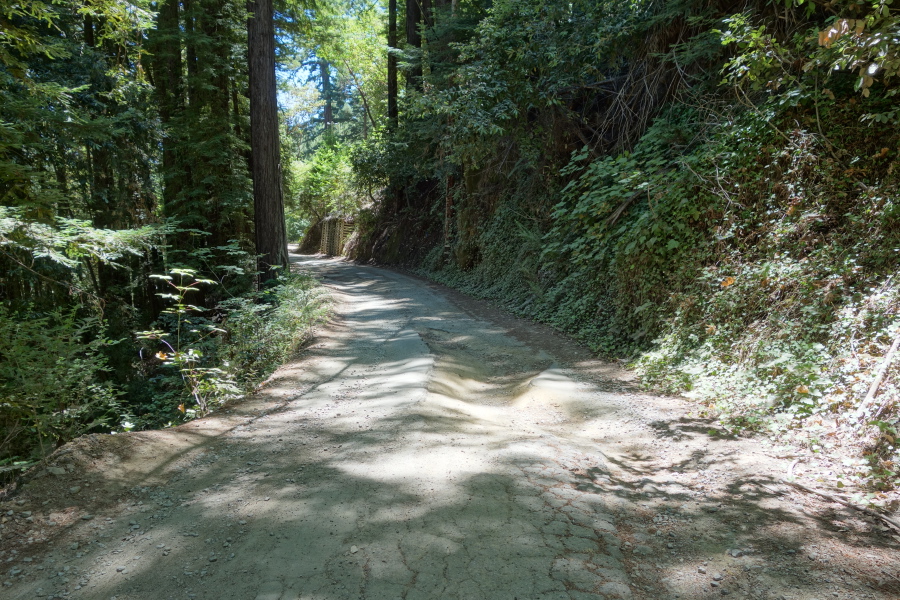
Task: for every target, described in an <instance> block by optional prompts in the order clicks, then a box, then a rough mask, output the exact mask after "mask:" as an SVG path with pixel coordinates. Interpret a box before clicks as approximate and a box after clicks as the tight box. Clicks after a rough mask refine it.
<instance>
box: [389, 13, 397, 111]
mask: <svg viewBox="0 0 900 600" xmlns="http://www.w3.org/2000/svg"><path fill="white" fill-rule="evenodd" d="M396 48H397V0H390V1H389V2H388V59H387V70H388V72H387V112H388V123H389V127H391V128H396V127H397V118H398V113H397V56H396V55H395V54H394V50H396Z"/></svg>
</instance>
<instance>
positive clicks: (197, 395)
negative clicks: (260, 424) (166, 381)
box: [138, 269, 237, 416]
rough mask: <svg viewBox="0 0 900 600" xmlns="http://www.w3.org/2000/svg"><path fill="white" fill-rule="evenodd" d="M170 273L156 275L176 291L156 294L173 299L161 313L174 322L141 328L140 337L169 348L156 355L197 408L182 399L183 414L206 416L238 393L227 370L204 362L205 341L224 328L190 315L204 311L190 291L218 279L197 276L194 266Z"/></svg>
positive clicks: (173, 270)
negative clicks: (192, 300) (190, 299)
mask: <svg viewBox="0 0 900 600" xmlns="http://www.w3.org/2000/svg"><path fill="white" fill-rule="evenodd" d="M169 273H170V275H154V276H153V277H154V278H155V279H160V280H162V281H164V282H165V283H166V285H168V286H169V288H170V289H171V290H173V291H171V292H166V293H160V294H157V295H158V296H160V297H161V298H164V299H168V300H171V301H172V302H174V304H172V305H170V306H169V307H167V308H166V309H164V310H163V311H162V315H161V316H165V315H168V316H170V317H171V319H169V320H170V321H173V323H172V326H171V327H172V330H171V331H164V330H161V329H153V330H149V331H141V332H139V333H138V339H141V340H155V341H158V342H160V343H161V344H162V345H163V346H165V348H166V350H167V351H165V350H164V351H160V352H157V353H156V358H158V359H159V360H160V361H162V364H163V366H164V367H168V368H173V369H175V371H177V373H178V375H179V376H180V377H181V380H182V382H183V383H184V390H185V391H186V392H187V394H188V395H189V397H190V398H191V400H192V401H193V403H194V405H195V407H196V408H187V407H186V406H185V403H184V402H182V403H181V404H180V405H179V407H178V408H179V410H181V412H182V413H186V412H187V411H188V410H191V411H192V412H196V413H197V414H198V415H199V416H203V415H206V414H207V413H209V411H210V410H212V409H213V408H215V407H216V406H217V405H219V404H221V403H222V402H224V401H225V400H227V399H228V398H229V397H233V396H234V395H235V393H236V392H237V388H236V387H235V386H234V384H233V383H232V382H231V381H229V379H228V378H227V375H226V373H225V371H223V370H222V369H220V368H218V367H215V366H206V365H205V364H204V361H203V349H202V348H203V346H204V341H205V340H207V339H208V338H210V337H211V336H213V335H215V334H217V333H223V332H224V330H223V329H220V328H218V327H216V326H215V325H213V324H211V323H203V322H199V320H197V319H193V318H191V315H195V314H198V313H201V312H202V309H201V308H200V307H198V306H195V305H193V304H189V303H188V295H189V293H191V292H194V293H196V292H199V291H200V287H199V286H201V285H211V284H214V283H215V281H213V280H210V279H201V278H198V277H197V272H196V271H194V270H192V269H172V270H171V271H169ZM164 320H166V319H164Z"/></svg>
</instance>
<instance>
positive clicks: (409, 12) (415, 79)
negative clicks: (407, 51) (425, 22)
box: [406, 0, 422, 89]
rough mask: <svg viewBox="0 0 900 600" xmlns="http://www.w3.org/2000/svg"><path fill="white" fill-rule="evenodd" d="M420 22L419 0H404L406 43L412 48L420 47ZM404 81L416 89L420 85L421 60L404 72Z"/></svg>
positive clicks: (420, 6) (419, 87) (420, 8)
mask: <svg viewBox="0 0 900 600" xmlns="http://www.w3.org/2000/svg"><path fill="white" fill-rule="evenodd" d="M421 22H422V4H421V0H406V43H407V44H409V45H410V46H412V47H414V48H421V47H422V34H421V31H420V30H419V25H420V23H421ZM406 81H407V83H408V84H410V85H412V86H413V87H415V88H416V89H421V87H422V62H421V60H417V61H416V63H415V66H413V67H412V68H410V69H409V70H408V71H407V72H406Z"/></svg>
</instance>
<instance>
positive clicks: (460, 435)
mask: <svg viewBox="0 0 900 600" xmlns="http://www.w3.org/2000/svg"><path fill="white" fill-rule="evenodd" d="M295 261H296V262H297V264H298V265H299V266H300V267H302V268H305V269H309V270H311V271H313V272H314V273H315V274H316V275H317V276H318V277H320V278H322V279H323V280H324V282H325V283H326V284H327V285H328V286H329V287H331V289H332V290H333V292H334V294H335V296H336V299H337V317H336V319H335V321H334V322H333V323H332V324H331V325H329V327H328V329H327V331H326V332H324V333H323V335H322V336H320V338H319V341H318V342H317V343H316V345H314V346H313V347H311V348H310V349H309V350H308V351H307V352H306V354H305V356H304V357H303V359H302V360H301V361H299V362H297V363H295V364H292V365H288V366H286V367H285V368H284V369H282V370H281V371H279V373H278V374H277V377H276V378H275V379H274V380H273V381H272V383H271V384H270V385H269V386H268V387H266V388H265V390H264V392H263V393H261V394H260V396H259V397H258V398H257V399H255V400H254V401H248V402H244V403H242V404H237V405H235V406H233V407H231V408H230V409H229V410H227V411H223V412H222V413H220V414H217V415H213V416H211V417H209V418H207V419H203V420H201V421H198V422H195V423H191V424H189V425H188V426H183V427H181V428H178V429H176V430H169V431H168V432H157V434H156V435H155V436H154V435H150V434H136V435H135V436H132V437H131V438H128V437H127V436H115V437H117V438H119V440H120V441H119V442H117V443H121V444H124V443H126V442H124V441H122V440H128V439H132V440H133V442H131V443H133V444H134V446H133V447H131V448H130V450H128V451H127V452H126V451H122V452H120V453H119V454H118V457H119V458H118V462H116V463H115V464H113V463H110V464H108V465H107V466H106V467H104V468H103V469H100V468H99V467H98V468H97V470H98V472H97V473H96V474H95V477H96V478H97V479H96V480H95V484H94V485H95V486H96V487H98V488H101V489H116V488H115V486H116V485H122V486H125V487H126V488H128V492H127V494H125V496H124V498H125V499H124V500H122V501H121V502H118V503H115V502H114V503H111V504H110V505H109V506H107V507H106V508H105V509H101V510H100V511H98V513H97V514H94V515H85V516H88V517H92V518H89V519H79V518H78V516H79V515H83V514H84V510H85V509H84V508H81V509H78V508H77V507H76V510H75V513H74V514H75V516H74V517H73V519H75V520H74V524H73V525H72V526H71V528H70V531H69V533H67V536H68V537H66V538H60V540H59V542H58V543H57V544H56V545H55V546H54V547H50V548H47V551H46V552H45V554H44V555H42V556H40V557H38V560H37V561H35V562H34V563H33V565H35V566H34V567H33V568H28V567H26V569H25V570H24V571H23V570H22V569H20V572H19V573H17V574H16V576H17V579H15V580H13V581H12V582H11V585H10V586H8V588H4V589H9V591H10V592H12V593H11V594H10V595H9V596H7V597H10V598H32V597H35V596H36V595H37V596H39V597H51V598H52V597H68V598H91V599H93V598H103V599H106V598H113V597H114V598H116V599H117V600H124V599H144V598H176V599H178V598H210V599H221V598H235V599H251V600H252V599H257V600H281V599H283V600H288V599H290V600H295V599H309V600H313V599H315V600H330V599H339V598H340V599H349V598H361V599H366V600H375V599H386V600H393V599H396V598H400V599H404V600H414V599H445V598H446V599H492V600H493V599H508V600H514V599H518V600H528V599H547V600H550V599H553V600H557V599H558V600H584V599H602V598H632V597H634V598H678V597H680V598H706V597H709V598H712V597H720V596H721V595H722V593H723V591H724V592H725V593H726V594H727V593H732V592H734V593H735V594H740V595H741V596H740V597H772V598H776V597H778V594H780V593H781V592H782V591H784V592H785V593H787V592H789V591H790V592H792V593H793V595H792V596H791V597H797V598H805V597H814V596H812V595H809V594H817V593H821V592H823V591H830V588H823V587H822V586H824V585H825V584H823V583H822V581H821V578H819V577H817V575H816V573H815V572H813V573H810V572H809V569H806V573H805V574H804V573H803V572H801V571H800V570H798V572H797V573H795V574H792V575H791V576H790V578H789V577H788V576H787V575H786V574H785V573H778V572H773V571H772V570H771V569H769V570H767V569H765V568H764V567H763V566H760V565H759V561H758V560H756V559H754V556H753V552H754V548H753V547H754V544H757V545H758V544H759V541H758V539H759V537H760V535H761V532H762V535H763V536H764V537H765V538H766V539H767V540H768V541H769V542H771V543H772V544H775V545H776V546H777V547H779V548H781V549H782V550H784V549H785V548H786V547H798V548H799V547H800V541H799V540H797V539H794V536H795V533H794V531H793V530H790V531H789V530H785V529H783V527H784V523H794V524H795V528H796V527H797V526H799V525H796V523H797V517H796V516H794V515H790V514H788V513H786V512H785V511H784V507H783V506H780V505H777V504H771V505H769V506H768V507H766V506H765V501H766V500H765V498H764V497H763V496H760V495H759V494H758V492H759V490H758V488H753V490H756V491H752V490H751V491H750V492H748V491H747V489H744V492H745V496H746V500H747V502H746V503H744V504H742V503H741V502H740V501H736V500H734V497H733V496H730V497H729V498H731V500H729V502H728V503H725V504H723V501H722V498H723V497H724V496H722V495H715V494H709V493H708V491H707V492H702V493H701V492H697V491H696V490H692V488H691V487H690V486H689V485H687V484H686V483H685V482H684V481H680V480H679V477H680V476H681V475H684V473H685V472H686V471H692V470H693V471H699V472H708V470H709V469H710V465H709V464H708V463H704V461H705V460H707V459H706V458H704V457H705V456H707V454H708V453H709V452H711V450H710V449H709V445H710V442H709V441H708V440H706V439H705V438H703V436H701V435H700V434H699V433H697V431H696V430H694V429H691V427H684V428H682V429H680V430H675V429H673V428H669V429H666V426H662V430H664V432H665V431H668V432H669V433H671V437H668V438H667V437H666V436H660V435H658V434H659V431H655V430H654V427H657V429H659V427H658V426H657V425H658V424H657V425H654V424H653V423H651V422H650V421H649V420H648V419H647V418H642V417H641V415H640V414H639V411H638V409H637V408H636V407H637V406H638V405H639V404H640V398H639V396H638V395H636V394H634V393H633V392H629V391H628V390H627V383H623V381H622V380H620V379H617V377H619V375H621V374H616V373H615V369H613V368H611V367H608V366H607V367H603V366H602V365H601V364H600V363H596V361H595V362H594V363H593V364H595V365H600V366H598V367H597V369H599V371H597V369H595V372H594V377H593V379H592V378H591V377H590V376H588V375H586V373H588V372H589V371H590V369H587V370H585V369H581V370H579V369H576V368H574V367H573V363H572V362H571V360H569V361H566V360H562V359H560V353H559V352H556V351H555V350H554V348H555V346H554V344H553V343H551V342H552V340H549V339H548V340H546V342H547V343H546V344H542V343H541V340H540V337H541V335H542V334H541V332H540V331H539V330H531V329H528V328H527V327H526V326H524V325H522V327H523V328H524V330H523V331H521V332H516V331H515V330H514V329H513V330H510V329H509V327H507V326H504V325H501V324H498V323H497V322H494V321H491V320H489V319H485V318H482V317H481V316H479V315H477V314H473V313H472V312H471V311H466V310H463V309H462V308H460V307H459V306H457V305H455V304H454V303H453V302H452V301H450V300H448V297H447V296H446V295H444V294H442V293H438V292H436V291H434V290H433V289H431V288H429V286H427V285H424V284H423V283H422V282H420V281H416V280H414V279H411V278H409V277H406V276H404V275H401V274H398V273H394V272H391V271H386V270H379V269H373V268H365V267H360V266H357V265H353V264H350V263H346V262H342V261H339V260H335V259H322V258H309V257H299V258H298V257H295ZM535 331H537V333H535ZM542 348H549V349H542ZM563 354H564V352H563ZM604 369H606V370H604ZM645 412H646V411H645ZM645 417H646V415H645ZM661 422H662V421H661ZM695 429H696V428H695ZM673 440H674V441H676V442H678V441H680V443H679V444H676V445H673V444H672V441H673ZM85 443H86V442H85ZM110 443H112V442H110ZM654 444H655V446H654ZM719 452H720V456H719V457H718V458H717V461H718V462H720V463H721V464H722V466H723V467H724V470H725V471H728V472H730V473H731V474H733V475H734V476H735V477H737V476H738V475H740V474H741V473H742V472H744V471H746V472H748V473H753V472H754V469H755V467H754V466H753V465H752V464H750V463H747V462H746V457H743V456H741V454H740V452H738V451H737V450H734V451H730V454H729V453H728V452H723V451H719ZM663 465H668V466H667V467H665V468H664V466H663ZM673 465H674V467H673ZM83 468H85V469H88V468H89V467H87V466H84V467H83ZM742 469H743V470H744V471H742ZM744 474H746V473H744ZM757 475H758V473H757ZM47 477H48V478H49V477H50V476H49V475H48V476H47ZM714 479H715V477H712V478H711V479H710V481H713V480H714ZM99 480H102V481H99ZM731 483H733V482H732V481H729V484H731ZM770 483H771V482H770ZM710 485H711V484H710ZM104 486H106V487H104ZM700 487H701V489H702V488H703V486H700ZM736 489H737V488H735V490H736ZM707 490H709V487H707ZM735 490H732V491H735ZM772 502H775V501H774V500H773V501H772ZM750 503H752V505H753V507H754V508H758V507H764V508H765V510H766V514H767V515H769V516H771V517H773V519H774V521H773V522H771V523H767V522H763V521H764V519H763V520H762V521H759V519H762V517H760V515H759V514H758V512H756V513H752V514H751V513H748V512H746V510H747V509H748V508H750ZM82 506H84V505H82ZM78 510H81V512H78ZM70 512H71V511H70ZM766 518H768V517H766ZM756 521H759V522H756ZM747 523H754V527H753V528H752V529H750V530H748V529H747V527H746V524H747ZM739 524H740V525H739ZM770 526H771V528H770V529H768V530H765V531H763V530H764V529H765V528H766V527H770ZM779 526H781V527H782V529H778V527H779ZM697 531H703V532H704V535H703V536H702V538H701V537H699V536H692V533H695V532H697ZM754 536H756V537H755V538H754ZM63 541H65V545H62V542H63ZM773 547H774V546H773ZM733 548H742V550H741V551H740V553H739V555H740V556H741V557H742V558H738V557H737V556H733V554H735V552H734V551H733ZM729 549H731V550H732V552H731V555H726V554H725V551H726V550H729ZM756 551H757V553H758V554H759V555H760V557H762V558H765V556H764V554H765V553H764V552H763V551H762V549H760V548H759V547H757V548H756ZM745 554H746V555H747V556H743V555H745ZM737 560H741V561H743V562H740V563H738V562H735V561H737ZM790 560H792V559H790ZM723 561H724V562H723ZM754 561H756V562H754ZM38 564H40V566H36V565H38ZM40 567H44V568H43V569H41V568H40ZM707 570H708V571H709V573H708V574H707ZM847 590H849V591H847ZM847 590H845V591H846V593H848V594H851V595H847V596H836V597H848V598H850V597H869V596H867V595H863V594H872V593H877V594H881V592H880V591H878V590H877V589H876V588H874V587H872V588H865V589H864V588H862V587H860V588H859V589H856V588H852V586H851V587H848V588H847ZM856 593H859V594H860V595H859V596H854V595H852V594H856ZM757 594H761V595H758V596H757ZM871 597H879V598H881V597H885V598H886V597H889V596H886V595H885V596H882V595H878V596H871Z"/></svg>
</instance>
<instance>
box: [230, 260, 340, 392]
mask: <svg viewBox="0 0 900 600" xmlns="http://www.w3.org/2000/svg"><path fill="white" fill-rule="evenodd" d="M221 308H222V309H224V310H225V311H227V315H226V317H225V319H224V320H223V323H222V327H223V328H224V329H225V331H226V335H225V336H224V337H223V338H222V340H221V346H220V348H219V351H218V356H219V358H220V360H221V361H222V364H223V367H224V368H227V369H228V372H229V373H232V374H233V376H234V377H235V379H236V380H237V381H239V382H242V384H243V385H244V386H245V387H247V386H251V387H252V386H253V385H255V384H256V383H258V382H259V381H262V380H263V379H264V378H265V377H266V376H268V375H269V374H270V373H271V372H272V371H274V370H275V369H276V368H277V367H278V366H280V365H281V364H282V363H283V362H284V361H285V360H287V359H288V358H290V357H291V356H292V355H293V354H295V353H296V352H297V351H298V350H299V349H300V348H301V347H302V345H303V344H304V343H305V342H306V341H307V340H309V337H310V336H311V335H312V331H313V327H315V326H316V325H317V324H319V323H321V322H322V320H323V319H324V318H325V317H326V316H327V314H328V310H329V304H328V301H327V297H326V296H325V293H324V290H323V288H322V287H321V286H319V285H318V283H317V282H316V280H315V279H313V278H312V277H311V276H309V275H306V274H301V273H291V274H288V275H285V276H283V277H282V279H281V280H280V283H279V284H278V285H276V286H275V287H272V288H269V289H266V290H264V291H261V292H256V293H253V294H247V295H244V296H240V297H238V298H233V299H231V300H226V301H224V302H223V303H222V304H221Z"/></svg>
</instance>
